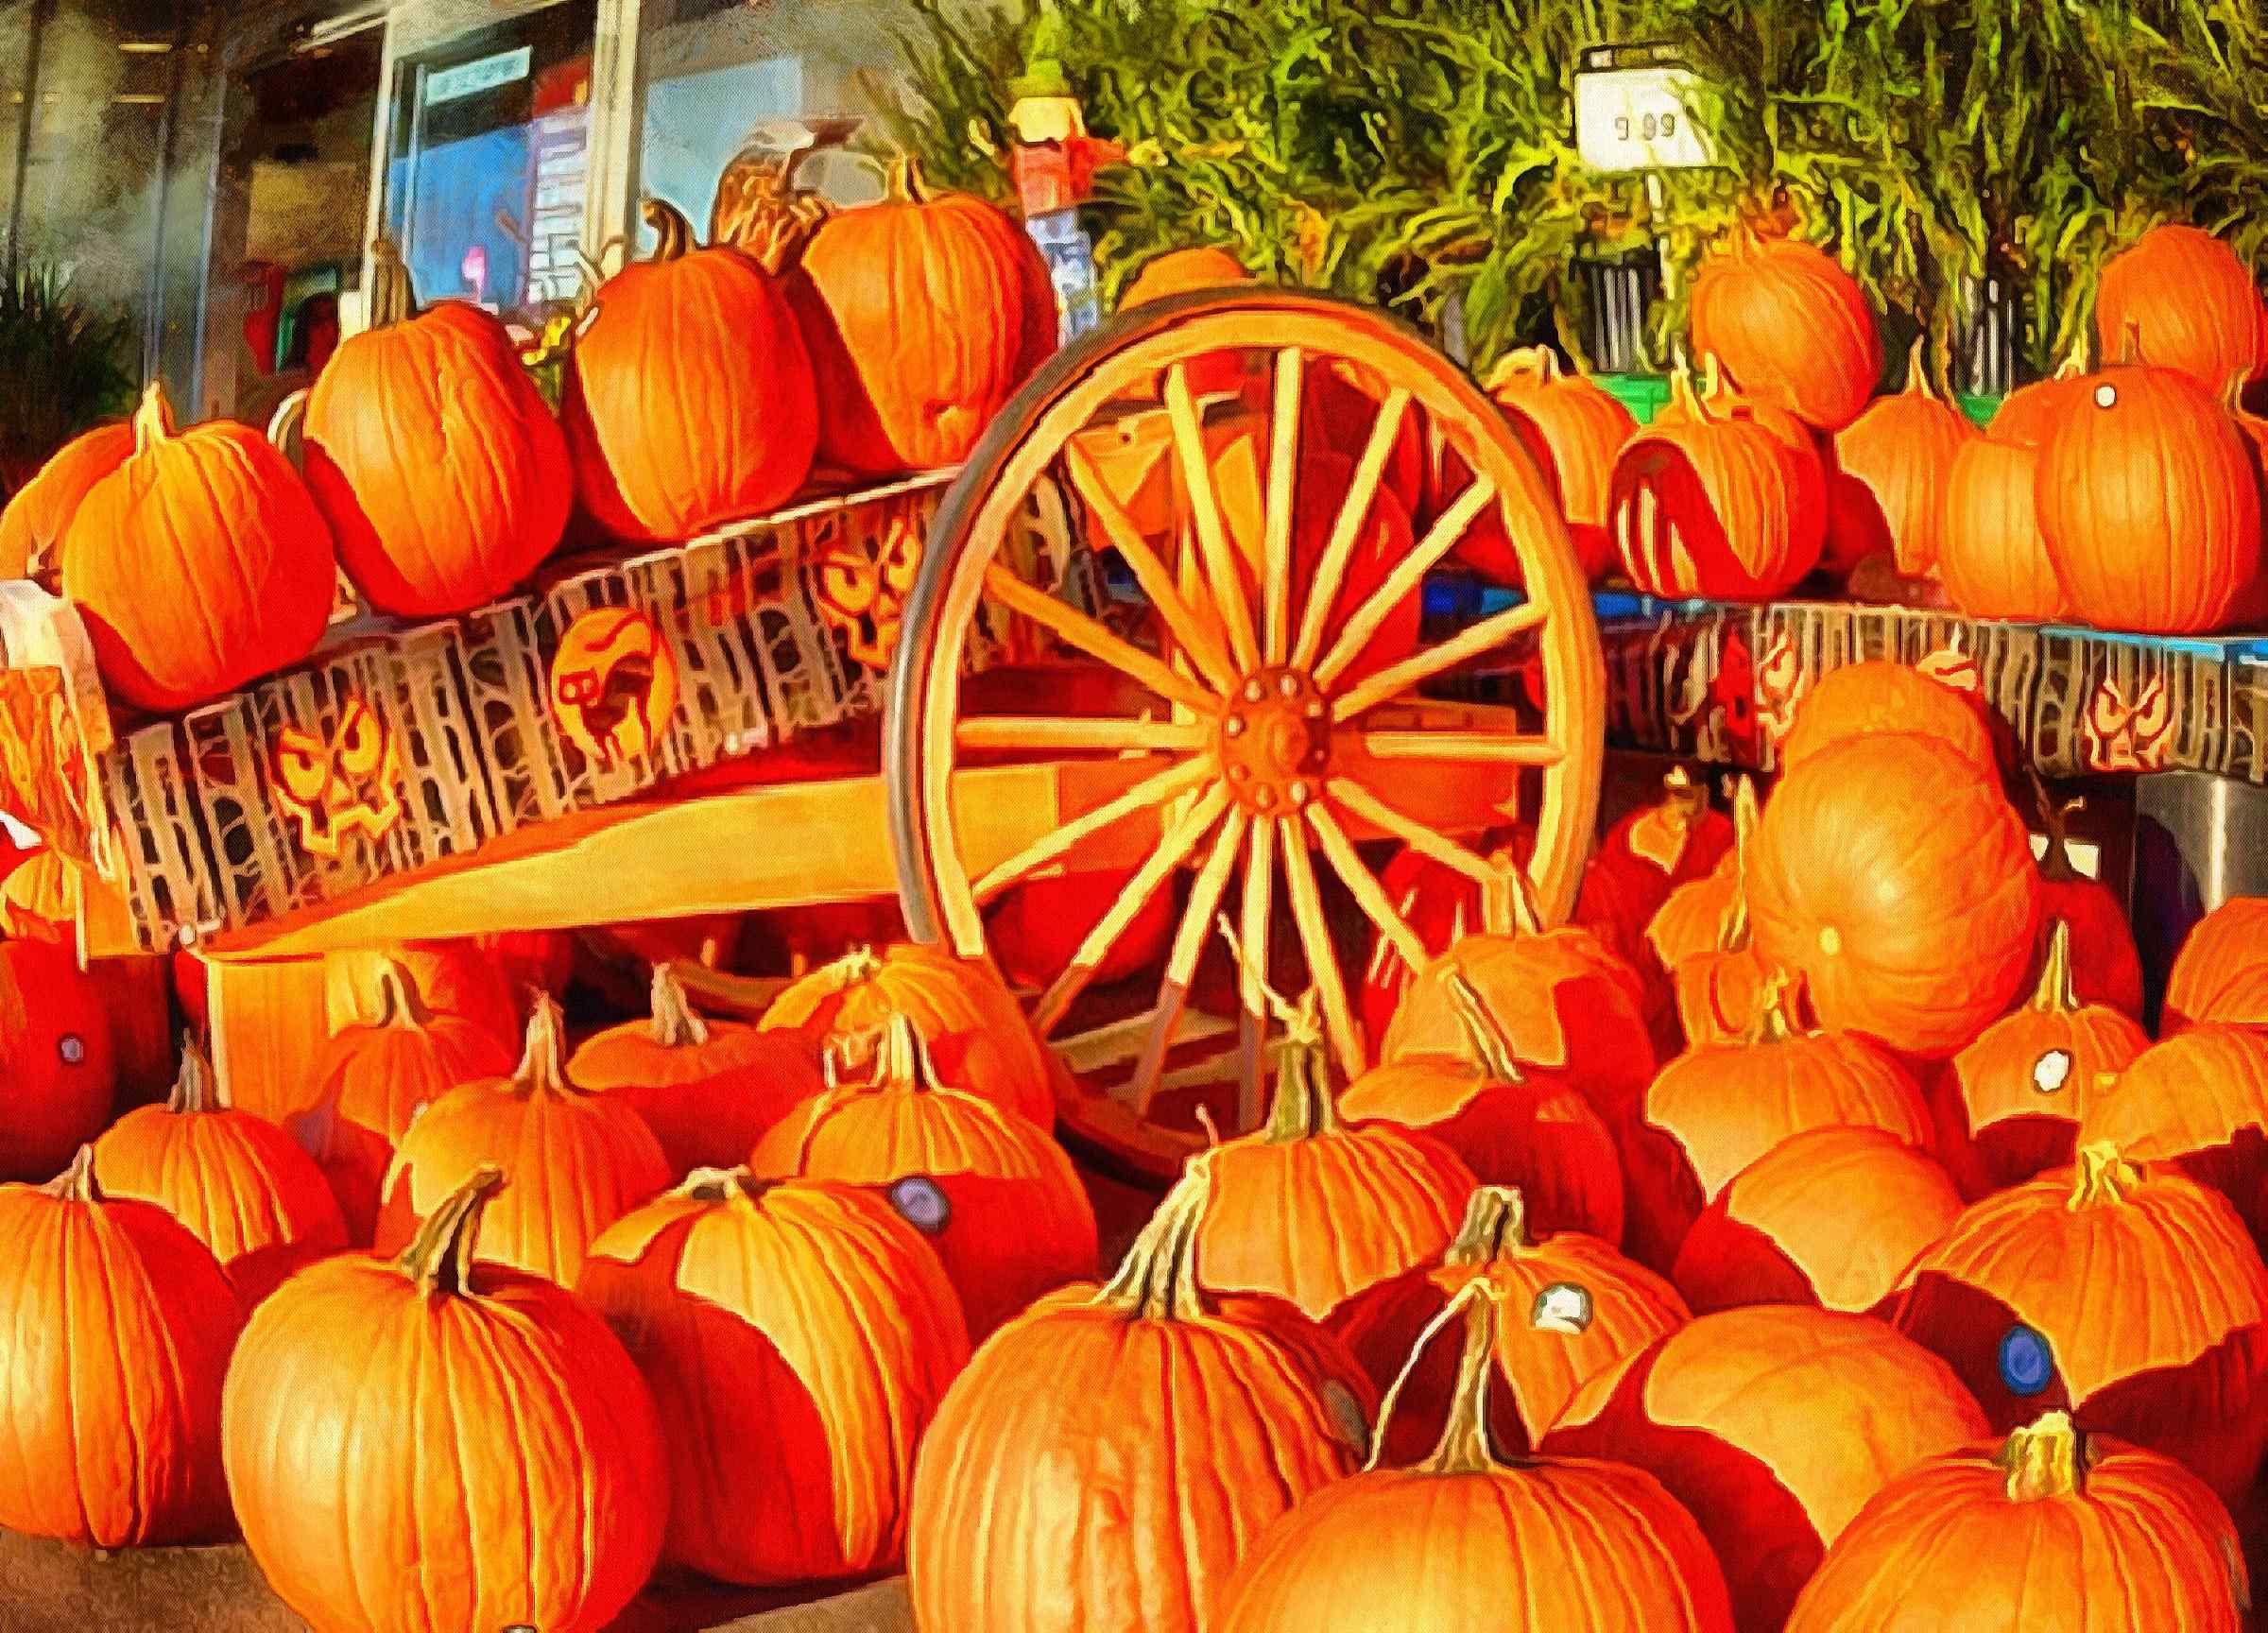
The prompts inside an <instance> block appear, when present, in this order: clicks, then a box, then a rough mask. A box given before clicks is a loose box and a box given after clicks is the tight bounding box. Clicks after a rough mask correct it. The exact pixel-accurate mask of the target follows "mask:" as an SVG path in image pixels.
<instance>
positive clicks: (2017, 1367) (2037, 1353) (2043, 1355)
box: [2001, 1321, 2055, 1396]
mask: <svg viewBox="0 0 2268 1633" xmlns="http://www.w3.org/2000/svg"><path fill="white" fill-rule="evenodd" d="M2001 1382H2002V1384H2006V1385H2007V1386H2008V1390H2009V1393H2011V1394H2014V1395H2024V1396H2031V1395H2037V1394H2041V1393H2042V1392H2044V1391H2045V1390H2046V1389H2047V1387H2048V1385H2049V1384H2053V1383H2054V1382H2055V1356H2054V1353H2053V1351H2052V1350H2050V1349H2049V1348H2048V1341H2047V1339H2046V1338H2044V1337H2042V1336H2041V1335H2040V1334H2039V1333H2037V1332H2034V1331H2033V1330H2032V1329H2031V1328H2029V1327H2027V1326H2025V1325H2024V1324H2023V1323H2022V1322H2020V1321H2019V1322H2018V1323H2017V1324H2016V1325H2015V1326H2013V1327H2011V1328H2009V1329H2008V1331H2007V1332H2006V1333H2005V1334H2004V1335H2003V1336H2002V1339H2001Z"/></svg>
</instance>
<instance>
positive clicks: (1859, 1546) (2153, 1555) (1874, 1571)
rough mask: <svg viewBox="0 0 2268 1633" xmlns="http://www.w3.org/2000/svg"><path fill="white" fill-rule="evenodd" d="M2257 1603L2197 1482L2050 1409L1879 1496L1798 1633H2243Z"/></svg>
mask: <svg viewBox="0 0 2268 1633" xmlns="http://www.w3.org/2000/svg"><path fill="white" fill-rule="evenodd" d="M2250 1601H2251V1593H2250V1588H2249V1585H2248V1583H2247V1582H2246V1580H2245V1575H2244V1568H2243V1566H2242V1563H2241V1562H2240V1561H2239V1559H2238V1556H2237V1534H2236V1530H2235V1528H2234V1527H2233V1526H2231V1525H2230V1524H2229V1521H2228V1515H2227V1513H2226V1512H2225V1510H2224V1509H2223V1508H2222V1506H2221V1504H2220V1503H2219V1501H2218V1500H2216V1499H2215V1498H2214V1496H2213V1494H2212V1492H2211V1491H2209V1490H2208V1489H2207V1488H2206V1487H2205V1486H2204V1485H2202V1484H2201V1483H2200V1482H2199V1481H2198V1480H2197V1478H2196V1477H2195V1476H2194V1475H2192V1474H2191V1473H2190V1472H2188V1471H2187V1470H2184V1469H2183V1468H2182V1467H2181V1465H2180V1464H2178V1463H2174V1462H2173V1461H2171V1460H2169V1459H2167V1458H2164V1457H2160V1456H2157V1455H2156V1454H2155V1453H2149V1452H2144V1451H2142V1450H2140V1449H2139V1448H2138V1447H2133V1446H2128V1445H2126V1444H2124V1443H2122V1442H2121V1441H2118V1440H2113V1439H2109V1438H2107V1437H2105V1436H2103V1435H2083V1434H2081V1433H2079V1431H2078V1430H2076V1429H2075V1428H2074V1427H2073V1426H2072V1424H2071V1419H2070V1415H2069V1414H2068V1413H2063V1412H2049V1413H2045V1414H2043V1415H2042V1416H2041V1417H2040V1418H2037V1419H2036V1421H2034V1422H2032V1423H2029V1424H2027V1425H2025V1426H2024V1427H2023V1428H2020V1429H2018V1430H2016V1431H2014V1432H2013V1433H2011V1434H2010V1435H2009V1436H2008V1437H2007V1439H2005V1440H2003V1441H2002V1442H2000V1443H1999V1444H1998V1445H1992V1444H1986V1445H1980V1446H1965V1447H1963V1448H1962V1449H1961V1450H1960V1451H1958V1452H1950V1453H1945V1454H1943V1455H1942V1456H1937V1457H1931V1458H1928V1459H1925V1460H1924V1461H1923V1462H1921V1463H1919V1464H1917V1465H1916V1466H1915V1467H1914V1468H1913V1469H1911V1470H1907V1472H1906V1473H1904V1474H1902V1475H1900V1476H1899V1478H1898V1479H1896V1480H1893V1481H1892V1482H1891V1483H1890V1484H1889V1485H1887V1486H1885V1487H1882V1489H1881V1490H1880V1491H1878V1492H1876V1493H1875V1495H1874V1498H1873V1500H1872V1501H1871V1502H1869V1503H1868V1504H1866V1506H1865V1507H1864V1508H1863V1509H1861V1510H1860V1511H1859V1515H1858V1518H1857V1519H1855V1520H1853V1521H1851V1522H1850V1525H1849V1526H1848V1528H1847V1529H1846V1530H1845V1531H1844V1533H1843V1535H1842V1536H1841V1537H1840V1538H1836V1541H1835V1545H1834V1546H1833V1547H1832V1548H1830V1549H1829V1550H1828V1551H1827V1556H1826V1558H1824V1559H1822V1560H1821V1561H1820V1563H1819V1571H1818V1573H1817V1574H1816V1575H1814V1576H1813V1578H1812V1580H1811V1582H1810V1584H1809V1585H1808V1586H1807V1587H1806V1588H1805V1589H1804V1590H1803V1593H1802V1596H1801V1597H1799V1598H1798V1599H1797V1600H1796V1601H1795V1610H1794V1612H1793V1613H1792V1614H1791V1615H1790V1616H1789V1618H1788V1625H1787V1633H1894V1630H1896V1629H1902V1628H1910V1627H1958V1628H1961V1629H1962V1630H1963V1633H2029V1630H2030V1629H2033V1628H2038V1627H2071V1628H2079V1627H2086V1628H2089V1629H2098V1630H2100V1633H2237V1630H2238V1629H2239V1628H2240V1627H2241V1626H2242V1625H2243V1621H2242V1616H2243V1612H2244V1609H2245V1607H2247V1606H2248V1605H2249V1604H2250Z"/></svg>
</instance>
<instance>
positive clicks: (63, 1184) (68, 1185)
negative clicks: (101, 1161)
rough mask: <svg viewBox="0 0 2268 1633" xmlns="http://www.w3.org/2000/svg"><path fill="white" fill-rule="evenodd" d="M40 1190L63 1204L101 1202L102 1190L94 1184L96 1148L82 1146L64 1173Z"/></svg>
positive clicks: (49, 1181)
mask: <svg viewBox="0 0 2268 1633" xmlns="http://www.w3.org/2000/svg"><path fill="white" fill-rule="evenodd" d="M40 1190H41V1192H42V1194H43V1195H48V1196H53V1197H55V1198H56V1199H57V1200H58V1201H61V1202H99V1201H101V1200H102V1188H101V1187H100V1186H99V1185H97V1184H95V1183H94V1146H92V1145H81V1146H80V1147H79V1148H78V1150H77V1152H75V1153H74V1154H73V1155H72V1158H71V1160H70V1162H69V1164H68V1165H66V1166H65V1167H64V1169H63V1171H62V1172H61V1173H60V1174H58V1175H57V1176H56V1177H54V1178H52V1179H50V1180H48V1181H47V1183H46V1184H44V1185H43V1186H41V1187H40Z"/></svg>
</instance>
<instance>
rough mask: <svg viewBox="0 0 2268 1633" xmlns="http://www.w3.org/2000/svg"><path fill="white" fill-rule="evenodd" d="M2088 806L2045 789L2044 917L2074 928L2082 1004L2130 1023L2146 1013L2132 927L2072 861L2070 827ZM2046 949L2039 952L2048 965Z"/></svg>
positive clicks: (2112, 895)
mask: <svg viewBox="0 0 2268 1633" xmlns="http://www.w3.org/2000/svg"><path fill="white" fill-rule="evenodd" d="M2083 803H2084V801H2082V800H2078V799H2067V800H2064V801H2062V802H2061V803H2058V802H2057V801H2055V800H2054V799H2051V798H2049V797H2048V796H2047V794H2046V792H2045V790H2044V789H2043V790H2042V791H2041V794H2040V800H2039V819H2040V826H2041V827H2043V828H2045V829H2046V830H2047V834H2048V848H2047V851H2046V852H2045V853H2044V854H2042V855H2041V857H2040V859H2039V910H2040V917H2041V919H2042V920H2045V921H2047V922H2049V923H2051V924H2053V923H2055V922H2058V921H2060V922H2062V923H2064V924H2068V925H2069V926H2070V935H2071V948H2070V954H2071V986H2072V988H2073V989H2074V990H2076V991H2077V993H2078V994H2079V1001H2080V1002H2081V1003H2083V1004H2102V1005H2106V1006H2109V1007H2110V1008H2113V1009H2116V1010H2117V1011H2118V1012H2119V1013H2120V1014H2122V1015H2124V1016H2127V1017H2128V1018H2129V1019H2133V1020H2139V1019H2140V1018H2141V1013H2142V954H2141V951H2140V949H2139V948H2138V947H2136V946H2135V944H2134V926H2133V925H2131V924H2129V923H2128V922H2127V921H2126V909H2125V907H2124V905H2123V904H2122V902H2120V900H2119V893H2118V891H2117V890H2115V889H2113V888H2112V887H2111V885H2110V884H2109V882H2108V881H2106V880H2103V879H2095V878H2089V877H2088V875H2086V874H2084V873H2082V872H2080V871H2079V868H2078V865H2077V864H2076V863H2074V862H2073V861H2072V860H2071V851H2070V844H2069V842H2068V834H2067V825H2068V823H2069V821H2070V814H2071V813H2072V812H2074V811H2076V810H2078V809H2079V808H2080V806H2081V805H2082V804H2083ZM2045 956H2046V949H2045V948H2044V947H2043V948H2042V950H2041V957H2042V959H2043V960H2044V959H2045Z"/></svg>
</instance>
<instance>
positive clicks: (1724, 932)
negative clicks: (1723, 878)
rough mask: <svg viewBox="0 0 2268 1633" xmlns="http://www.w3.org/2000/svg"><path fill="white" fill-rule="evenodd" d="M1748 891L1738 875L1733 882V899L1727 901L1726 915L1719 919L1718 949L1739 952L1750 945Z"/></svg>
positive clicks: (1719, 950) (1721, 951)
mask: <svg viewBox="0 0 2268 1633" xmlns="http://www.w3.org/2000/svg"><path fill="white" fill-rule="evenodd" d="M1748 941H1749V930H1748V892H1747V891H1746V890H1745V889H1744V888H1742V885H1741V881H1740V879H1739V877H1738V876H1737V875H1736V876H1735V877H1734V879H1733V882H1732V900H1731V901H1730V902H1727V903H1726V907H1725V917H1724V918H1722V919H1720V920H1717V951H1718V952H1720V953H1738V952H1740V951H1741V950H1742V949H1743V948H1744V947H1746V946H1747V945H1748Z"/></svg>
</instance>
